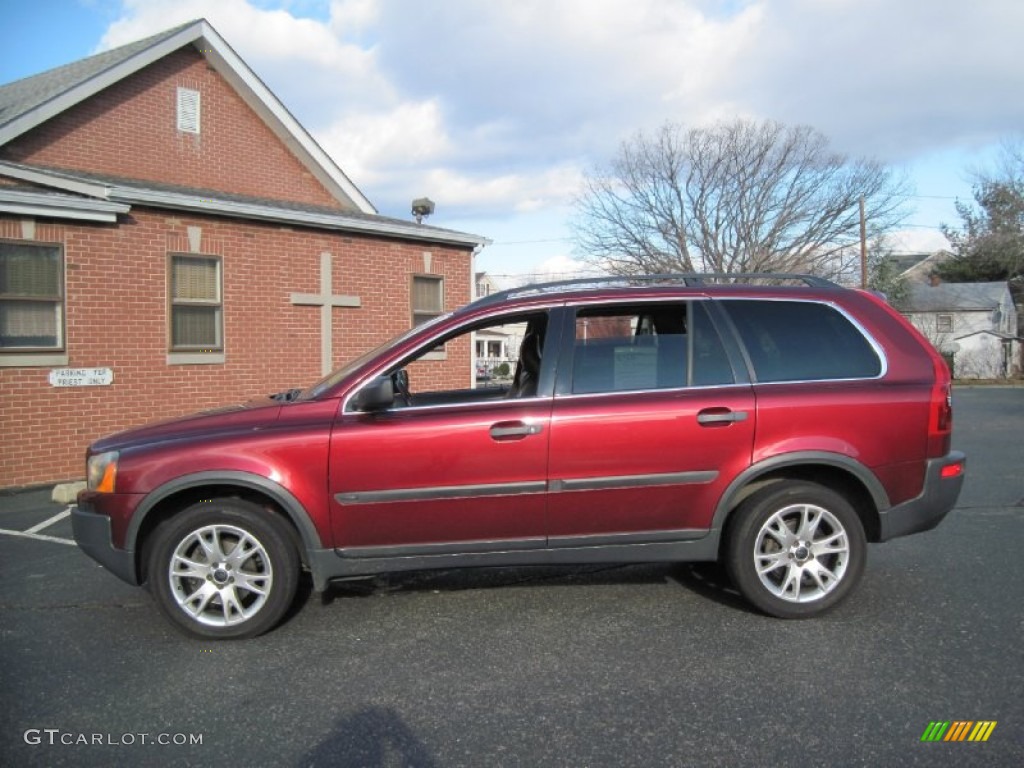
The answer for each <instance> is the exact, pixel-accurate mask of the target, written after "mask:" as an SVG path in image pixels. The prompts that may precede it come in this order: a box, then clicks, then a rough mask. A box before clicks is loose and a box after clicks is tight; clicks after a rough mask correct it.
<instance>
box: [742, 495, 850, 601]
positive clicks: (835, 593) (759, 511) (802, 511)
mask: <svg viewBox="0 0 1024 768" xmlns="http://www.w3.org/2000/svg"><path fill="white" fill-rule="evenodd" d="M734 514H735V515H736V519H735V523H734V525H733V527H732V528H731V531H730V534H729V538H728V541H727V545H726V567H727V568H728V569H729V575H730V576H731V577H732V580H733V582H734V583H735V585H736V587H737V588H738V589H739V590H740V592H741V593H742V594H743V596H744V597H745V598H746V599H747V600H749V601H750V602H751V603H753V604H754V605H755V606H757V608H759V609H760V610H762V611H764V612H765V613H767V614H770V615H772V616H777V617H779V618H783V619H798V618H808V617H811V616H817V615H819V614H821V613H824V612H825V611H828V610H830V609H831V608H833V607H835V606H836V605H838V604H839V603H840V602H842V601H843V600H844V599H845V598H846V597H847V596H849V594H850V593H851V592H852V591H853V590H854V589H855V588H856V586H857V583H858V582H859V581H860V579H861V577H862V576H863V575H864V566H865V563H866V560H867V541H866V539H865V536H864V526H863V525H862V524H861V521H860V518H859V517H858V516H857V513H856V511H854V509H853V507H852V506H851V505H850V503H849V502H848V501H847V500H846V499H845V498H844V497H843V496H841V495H840V494H838V493H836V492H835V491H833V490H830V489H828V488H825V487H823V486H820V485H817V484H815V483H809V482H804V481H783V482H779V483H774V484H772V485H769V486H768V487H766V488H763V489H761V490H760V491H758V492H756V493H754V494H753V495H751V496H750V497H749V498H748V499H746V500H745V501H744V502H743V503H742V504H741V505H740V506H739V508H738V509H737V510H736V512H735V513H734Z"/></svg>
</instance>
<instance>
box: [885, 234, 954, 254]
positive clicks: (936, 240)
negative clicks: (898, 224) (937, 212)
mask: <svg viewBox="0 0 1024 768" xmlns="http://www.w3.org/2000/svg"><path fill="white" fill-rule="evenodd" d="M886 242H887V243H888V245H889V246H890V247H891V248H892V250H893V252H895V253H933V252H935V251H942V250H949V241H948V240H946V238H945V236H944V235H943V234H942V233H941V232H940V231H938V230H937V229H925V228H921V229H901V230H899V231H898V232H893V233H892V234H891V235H889V237H888V238H886Z"/></svg>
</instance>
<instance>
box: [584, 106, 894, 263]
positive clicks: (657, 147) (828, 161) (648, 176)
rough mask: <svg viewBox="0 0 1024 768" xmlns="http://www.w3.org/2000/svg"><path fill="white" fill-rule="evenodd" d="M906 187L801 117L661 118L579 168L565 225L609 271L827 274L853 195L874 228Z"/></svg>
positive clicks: (888, 219) (854, 237) (844, 244)
mask: <svg viewBox="0 0 1024 768" xmlns="http://www.w3.org/2000/svg"><path fill="white" fill-rule="evenodd" d="M907 194H908V192H907V189H906V184H905V182H904V181H903V180H902V179H897V178H896V177H895V175H894V174H893V173H892V172H891V171H890V170H889V169H887V168H885V167H883V166H881V165H879V164H878V163H875V162H872V161H869V160H859V159H850V158H849V157H847V156H845V155H842V154H838V153H835V152H831V151H829V149H828V140H827V139H826V138H825V137H824V136H823V135H822V134H821V133H819V132H817V131H815V130H814V129H812V128H809V127H806V126H798V127H795V128H793V127H786V126H784V125H782V124H780V123H777V122H772V121H765V122H753V121H749V120H742V119H739V120H735V121H732V122H728V123H718V124H716V125H714V126H712V127H709V128H690V129H684V128H683V127H682V126H679V125H674V124H666V125H665V126H663V127H662V128H661V130H660V131H658V132H657V133H656V134H655V135H653V136H647V135H645V134H643V133H638V134H636V135H635V136H634V137H633V138H632V139H631V140H630V141H627V142H624V143H623V144H622V146H621V148H620V150H619V153H618V155H617V156H616V157H615V158H614V159H613V160H612V162H611V163H610V165H609V166H608V167H607V168H603V169H598V170H596V171H593V172H591V173H589V174H587V176H586V177H585V180H584V184H583V188H582V190H581V192H580V193H579V195H578V196H577V198H576V201H575V208H576V211H575V216H574V218H573V221H572V226H573V229H574V234H575V240H576V245H577V249H578V251H579V252H580V254H581V255H582V257H583V258H584V259H585V260H587V261H589V262H591V263H594V264H597V265H600V266H601V267H602V268H604V269H606V270H608V271H610V272H612V273H613V274H623V275H629V274H643V273H661V272H680V271H682V272H692V271H705V272H726V273H735V272H770V271H802V272H812V273H815V274H827V273H829V272H832V271H834V270H835V269H836V268H837V266H836V265H837V262H843V261H844V257H848V256H849V254H850V252H851V251H850V248H851V246H852V245H853V244H855V243H856V242H857V241H858V240H859V238H860V212H859V202H860V199H861V198H864V201H865V210H866V218H867V222H868V231H869V236H870V237H872V238H875V237H877V236H878V235H880V234H883V233H885V232H886V231H889V230H891V229H893V228H894V227H895V226H896V225H897V224H898V223H899V222H900V221H901V220H902V219H903V217H904V216H905V213H904V211H903V203H904V202H905V200H906V198H907ZM839 268H840V269H842V268H843V266H842V265H840V267H839Z"/></svg>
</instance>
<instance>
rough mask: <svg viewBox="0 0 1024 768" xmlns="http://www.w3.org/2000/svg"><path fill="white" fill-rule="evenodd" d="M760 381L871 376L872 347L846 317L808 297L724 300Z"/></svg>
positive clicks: (875, 364) (877, 364) (876, 368)
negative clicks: (800, 299)
mask: <svg viewBox="0 0 1024 768" xmlns="http://www.w3.org/2000/svg"><path fill="white" fill-rule="evenodd" d="M721 305H722V306H723V307H725V309H726V311H727V312H728V313H729V316H730V317H731V318H732V321H733V323H735V325H736V328H737V330H738V331H739V334H740V338H741V339H742V341H743V344H744V346H745V347H746V349H747V354H748V355H749V356H750V361H751V363H752V364H753V366H754V374H755V376H756V378H757V381H759V382H777V381H820V380H828V379H870V378H874V377H876V376H878V375H880V374H881V372H882V361H881V359H880V358H879V356H878V353H877V352H876V351H875V348H874V347H873V346H872V345H871V343H870V342H869V341H868V340H867V338H866V337H865V336H864V334H863V333H862V332H861V331H860V329H859V328H858V327H857V326H856V325H854V324H853V323H852V322H851V321H850V320H849V318H847V317H846V316H845V315H844V314H843V313H841V312H839V311H838V310H837V309H836V308H835V307H832V306H830V305H828V304H822V303H819V302H811V301H758V300H747V299H738V300H726V301H722V303H721Z"/></svg>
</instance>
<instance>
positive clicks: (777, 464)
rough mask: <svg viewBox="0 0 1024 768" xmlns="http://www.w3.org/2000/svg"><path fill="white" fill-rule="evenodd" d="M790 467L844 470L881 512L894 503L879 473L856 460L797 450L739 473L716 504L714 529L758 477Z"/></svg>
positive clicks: (712, 525)
mask: <svg viewBox="0 0 1024 768" xmlns="http://www.w3.org/2000/svg"><path fill="white" fill-rule="evenodd" d="M788 467H793V468H797V467H807V468H813V467H828V468H831V469H840V470H843V471H845V472H847V473H848V474H850V475H851V476H853V478H854V479H856V480H858V481H859V482H860V484H861V485H862V486H864V488H865V490H867V492H868V494H869V495H870V496H871V500H872V502H873V503H874V505H875V510H876V511H877V512H879V513H882V512H884V511H885V510H887V509H889V508H890V507H891V506H892V505H891V504H890V502H889V495H888V494H887V493H886V491H885V488H884V487H883V486H882V483H881V481H880V480H879V479H878V478H877V477H876V476H875V473H874V472H872V471H871V470H870V469H869V468H868V467H866V466H865V465H863V464H861V463H860V462H859V461H857V460H856V459H852V458H850V457H849V456H844V455H843V454H841V453H831V452H829V451H797V452H795V453H785V454H780V455H778V456H772V457H770V458H767V459H764V460H763V461H759V462H758V463H757V464H753V465H751V466H749V467H747V468H746V469H745V470H744V471H743V472H741V473H740V474H739V475H737V476H736V477H735V478H734V479H733V481H732V482H731V483H729V487H728V488H726V489H725V493H723V494H722V497H721V498H720V499H719V500H718V505H717V506H716V507H715V516H714V518H713V519H712V522H711V528H712V530H720V529H722V528H723V527H724V525H725V520H726V518H727V517H728V516H729V513H730V512H731V511H732V510H733V509H734V508H735V507H736V503H737V500H738V499H740V498H741V494H742V492H743V490H744V489H746V488H747V487H748V486H749V485H750V484H751V483H756V482H757V480H758V478H760V477H763V476H764V475H767V474H769V473H771V472H775V471H777V470H780V469H786V468H788Z"/></svg>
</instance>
